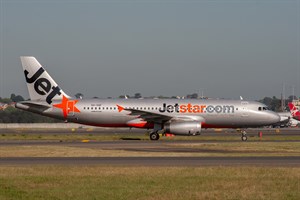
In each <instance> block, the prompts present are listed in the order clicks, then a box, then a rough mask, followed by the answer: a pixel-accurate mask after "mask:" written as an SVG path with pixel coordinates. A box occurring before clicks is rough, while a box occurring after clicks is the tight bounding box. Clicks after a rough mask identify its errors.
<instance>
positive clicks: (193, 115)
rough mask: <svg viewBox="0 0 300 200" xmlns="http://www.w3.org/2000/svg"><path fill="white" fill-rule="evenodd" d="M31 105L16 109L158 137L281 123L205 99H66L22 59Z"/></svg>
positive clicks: (32, 61) (233, 103) (261, 111)
mask: <svg viewBox="0 0 300 200" xmlns="http://www.w3.org/2000/svg"><path fill="white" fill-rule="evenodd" d="M21 63H22V67H23V70H24V75H25V80H26V83H27V87H28V91H29V96H30V100H28V101H22V102H18V103H16V105H15V107H16V108H19V109H22V110H25V111H29V112H33V113H37V114H41V115H44V116H48V117H52V118H57V119H62V120H65V121H66V122H74V123H79V124H85V125H92V126H99V127H134V128H144V129H151V133H150V134H149V136H150V140H158V139H159V138H160V134H166V133H170V134H173V135H199V134H200V132H201V129H203V128H205V129H206V128H233V129H239V130H240V131H241V134H242V136H241V139H242V141H246V140H247V133H246V131H245V130H244V129H246V128H250V127H261V126H267V125H271V124H274V123H277V122H279V121H280V117H279V115H278V114H277V113H275V112H273V111H270V110H269V109H268V108H267V106H266V105H264V104H262V103H259V102H256V101H245V100H243V99H240V100H210V99H75V98H72V97H70V96H68V95H67V94H66V93H65V92H64V91H63V90H62V89H61V88H60V87H59V86H58V85H57V83H56V82H55V81H54V80H53V79H52V78H51V76H50V75H49V74H48V73H47V71H46V70H45V69H44V68H43V67H42V65H41V64H40V63H39V62H38V61H37V60H36V58H34V57H30V56H22V57H21Z"/></svg>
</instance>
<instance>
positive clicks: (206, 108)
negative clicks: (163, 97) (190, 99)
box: [159, 103, 234, 113]
mask: <svg viewBox="0 0 300 200" xmlns="http://www.w3.org/2000/svg"><path fill="white" fill-rule="evenodd" d="M159 112H162V113H163V112H168V113H173V112H177V113H234V106H233V105H198V104H191V103H188V104H178V103H175V104H173V105H171V104H169V105H167V104H166V103H163V106H162V107H161V108H159Z"/></svg>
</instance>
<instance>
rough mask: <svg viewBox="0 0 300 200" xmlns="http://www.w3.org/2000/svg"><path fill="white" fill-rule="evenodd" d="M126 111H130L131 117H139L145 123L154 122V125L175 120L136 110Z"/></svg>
mask: <svg viewBox="0 0 300 200" xmlns="http://www.w3.org/2000/svg"><path fill="white" fill-rule="evenodd" d="M124 110H126V111H130V114H129V115H134V116H138V118H141V119H143V120H144V121H147V122H153V123H163V122H166V121H169V120H170V119H172V118H173V117H170V116H167V115H162V114H157V113H152V112H148V111H143V110H135V109H124Z"/></svg>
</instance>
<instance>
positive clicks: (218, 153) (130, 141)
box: [0, 129, 300, 167]
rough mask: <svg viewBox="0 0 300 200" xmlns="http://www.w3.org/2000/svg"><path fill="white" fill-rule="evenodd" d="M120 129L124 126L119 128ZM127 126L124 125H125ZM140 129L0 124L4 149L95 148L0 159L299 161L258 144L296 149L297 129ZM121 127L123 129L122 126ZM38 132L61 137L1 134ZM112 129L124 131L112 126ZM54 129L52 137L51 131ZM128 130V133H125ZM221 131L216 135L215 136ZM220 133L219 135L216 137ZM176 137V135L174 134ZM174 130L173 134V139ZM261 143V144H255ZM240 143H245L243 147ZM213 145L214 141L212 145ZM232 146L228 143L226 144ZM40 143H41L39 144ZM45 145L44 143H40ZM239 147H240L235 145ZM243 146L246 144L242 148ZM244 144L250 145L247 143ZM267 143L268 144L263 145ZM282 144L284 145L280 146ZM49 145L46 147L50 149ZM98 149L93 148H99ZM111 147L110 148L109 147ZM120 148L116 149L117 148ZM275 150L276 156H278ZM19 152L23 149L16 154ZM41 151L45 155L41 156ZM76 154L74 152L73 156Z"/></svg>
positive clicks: (190, 162) (67, 162)
mask: <svg viewBox="0 0 300 200" xmlns="http://www.w3.org/2000/svg"><path fill="white" fill-rule="evenodd" d="M114 131H115V130H114V129H111V130H110V129H109V130H108V129H105V130H104V129H95V130H93V131H91V132H89V131H88V134H90V133H92V134H94V135H98V134H99V135H100V136H101V135H102V134H104V135H105V134H111V133H113V134H116V133H115V132H114ZM123 131H125V130H123ZM127 131H128V130H127ZM139 131H140V130H138V131H137V130H134V131H133V133H130V134H128V132H127V137H125V138H124V139H123V140H122V138H123V137H120V138H121V139H120V140H111V141H96V140H94V141H93V140H88V141H87V142H82V141H81V140H78V139H74V140H72V138H76V136H78V135H79V136H82V135H84V134H85V135H87V134H86V133H87V130H85V129H80V130H76V133H74V132H73V131H72V130H68V129H67V130H60V129H57V130H53V129H52V130H47V129H45V130H30V129H26V130H18V129H11V130H10V132H8V130H4V129H2V130H0V132H2V134H5V135H3V136H2V138H3V139H2V140H0V147H1V148H3V150H4V149H7V148H12V149H14V151H16V149H22V148H24V147H25V150H27V151H28V149H33V150H34V149H38V148H39V149H42V150H43V149H45V148H48V147H49V148H51V151H55V149H57V148H60V149H61V148H65V147H66V148H73V149H76V150H78V152H82V151H88V152H91V151H92V152H93V153H95V152H96V154H97V155H96V156H90V155H89V154H84V155H77V154H71V156H63V155H64V152H62V153H61V154H60V155H58V154H51V155H47V154H44V153H47V151H46V150H45V152H44V153H40V154H37V156H32V155H31V154H29V155H28V154H27V155H26V154H24V156H18V155H17V156H15V155H16V154H10V155H11V157H10V156H8V154H2V157H0V165H2V166H4V165H6V166H7V165H103V166H104V165H113V166H169V167H172V166H194V167H201V166H277V167H281V166H282V167H287V166H288V167H300V154H299V153H297V152H299V151H296V153H289V152H288V150H287V151H286V152H287V153H288V154H283V152H281V150H277V149H272V150H267V151H266V150H264V149H263V148H262V147H263V146H264V145H269V146H270V145H273V146H274V144H276V143H277V144H284V143H287V142H289V143H288V144H286V146H287V147H289V146H290V145H292V144H293V145H294V146H295V147H296V148H298V149H299V147H298V146H299V145H298V144H299V142H300V140H299V139H298V138H297V136H299V135H300V131H299V129H282V130H280V132H275V130H274V129H266V130H265V129H264V130H263V131H264V133H265V135H266V137H267V136H270V135H276V136H286V135H288V136H291V137H290V138H292V139H291V140H265V141H264V140H262V141H259V140H257V139H256V140H254V139H253V140H251V135H253V136H252V137H257V132H259V131H261V130H260V129H251V130H249V131H248V132H249V136H250V137H249V140H248V141H247V142H246V143H245V142H242V141H240V140H238V139H237V140H231V139H230V140H226V138H227V137H226V136H236V137H237V138H239V135H238V134H237V133H236V132H235V131H232V130H223V131H221V132H214V131H212V130H210V131H209V130H205V131H204V132H203V136H204V137H206V136H210V135H213V136H216V137H218V138H221V139H218V140H215V139H211V140H207V139H206V140H201V137H203V136H201V135H200V136H196V139H195V140H194V139H191V140H159V141H150V140H145V139H140V138H139V137H138V136H140V134H141V133H140V132H139ZM125 132H126V131H125ZM36 133H38V134H41V135H42V136H44V135H46V136H48V135H49V136H51V137H52V138H55V137H58V138H59V137H60V135H63V136H65V138H67V139H65V140H61V139H50V140H47V139H37V140H33V139H31V140H30V139H29V140H28V139H22V140H14V139H5V138H6V137H7V136H9V135H18V134H36ZM117 134H121V135H122V134H124V133H122V132H118V133H117ZM53 135H55V137H54V136H53ZM128 135H129V136H128ZM219 136H221V137H219ZM223 136H224V139H222V137H223ZM176 137H177V136H176ZM179 138H180V136H178V138H177V139H179ZM259 143H261V144H259ZM245 144H249V145H250V146H248V147H245V148H244V149H243V147H244V146H245ZM251 144H253V145H257V147H259V149H257V148H253V147H252V145H251ZM216 145H217V146H216ZM219 145H222V147H223V146H224V148H217V147H218V146H219ZM228 145H229V146H235V147H233V148H229V146H228ZM41 147H43V148H41ZM44 147H45V148H44ZM240 147H241V148H240ZM247 148H248V149H247ZM249 148H250V149H249ZM269 148H270V147H269ZM281 148H283V149H284V148H286V147H281ZM51 151H50V152H49V153H51ZM103 151H104V153H103V154H100V153H98V152H103ZM105 152H113V154H116V155H119V154H122V155H121V156H107V154H105ZM115 152H116V153H115ZM120 152H121V153H120ZM279 154H280V156H278V155H279ZM22 155H23V154H22ZM44 155H45V157H43V156H44ZM77 156H78V157H77Z"/></svg>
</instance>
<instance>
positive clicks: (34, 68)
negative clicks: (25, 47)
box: [21, 56, 69, 104]
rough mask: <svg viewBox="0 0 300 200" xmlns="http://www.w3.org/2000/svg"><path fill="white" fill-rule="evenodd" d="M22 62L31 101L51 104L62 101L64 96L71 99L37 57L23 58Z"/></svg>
mask: <svg viewBox="0 0 300 200" xmlns="http://www.w3.org/2000/svg"><path fill="white" fill-rule="evenodd" d="M21 62H22V67H23V70H24V75H25V79H26V83H27V87H28V91H29V96H30V99H31V100H40V101H46V102H47V103H48V104H51V103H52V100H59V99H62V98H63V96H65V97H69V96H68V95H66V93H64V92H63V91H62V89H60V87H59V86H58V85H57V83H56V82H55V81H54V80H53V79H52V77H51V76H50V75H49V74H48V73H47V71H46V70H45V69H44V68H43V67H42V65H41V64H40V63H39V62H38V61H37V60H36V59H35V57H30V56H22V57H21Z"/></svg>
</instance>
